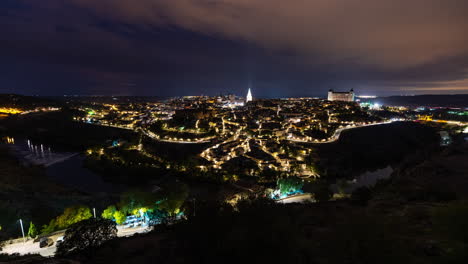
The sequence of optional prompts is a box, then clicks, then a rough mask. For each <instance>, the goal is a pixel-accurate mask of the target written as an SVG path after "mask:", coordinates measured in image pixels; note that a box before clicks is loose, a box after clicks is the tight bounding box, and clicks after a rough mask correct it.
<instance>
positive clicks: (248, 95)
mask: <svg viewBox="0 0 468 264" xmlns="http://www.w3.org/2000/svg"><path fill="white" fill-rule="evenodd" d="M252 100H253V98H252V92H251V91H250V88H249V91H248V92H247V97H246V98H245V102H246V103H248V102H252Z"/></svg>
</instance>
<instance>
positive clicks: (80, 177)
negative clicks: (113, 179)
mask: <svg viewBox="0 0 468 264" xmlns="http://www.w3.org/2000/svg"><path fill="white" fill-rule="evenodd" d="M3 144H6V145H7V146H8V147H9V149H10V150H11V152H12V154H13V155H15V156H16V157H17V158H18V159H19V160H20V161H22V163H23V164H24V165H25V166H29V165H39V166H44V167H45V170H46V175H47V176H49V177H50V178H52V179H53V180H54V181H55V182H57V183H59V184H62V185H65V186H68V187H71V188H74V189H77V190H79V191H82V192H88V193H98V192H117V191H119V190H120V189H121V188H119V187H117V186H115V185H113V184H110V183H107V182H104V181H103V180H102V178H101V176H99V175H98V174H96V173H94V172H92V171H90V170H88V169H86V168H84V167H83V161H84V159H85V157H84V156H83V155H81V154H79V153H72V152H61V151H56V150H55V148H54V147H53V146H48V145H43V144H40V143H36V142H32V141H30V140H27V139H21V138H15V139H14V140H13V141H10V142H8V143H3Z"/></svg>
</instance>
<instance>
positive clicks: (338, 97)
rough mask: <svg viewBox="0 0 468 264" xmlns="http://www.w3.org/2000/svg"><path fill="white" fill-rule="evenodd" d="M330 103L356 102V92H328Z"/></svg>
mask: <svg viewBox="0 0 468 264" xmlns="http://www.w3.org/2000/svg"><path fill="white" fill-rule="evenodd" d="M328 101H345V102H354V90H353V89H351V90H350V91H349V92H334V91H333V90H332V89H330V90H329V91H328Z"/></svg>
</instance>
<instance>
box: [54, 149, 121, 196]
mask: <svg viewBox="0 0 468 264" xmlns="http://www.w3.org/2000/svg"><path fill="white" fill-rule="evenodd" d="M84 159H85V157H84V156H83V155H77V156H74V157H71V158H69V159H67V160H65V161H63V162H60V163H56V164H54V165H52V166H49V167H47V169H46V173H47V175H48V176H49V177H51V178H52V179H53V180H55V181H56V182H58V183H60V184H63V185H66V186H69V187H73V188H75V189H77V190H80V191H83V192H91V193H96V192H116V191H118V190H119V189H120V188H118V187H117V186H115V185H113V184H110V183H107V182H105V181H103V180H102V178H101V177H100V176H99V175H97V174H95V173H94V172H92V171H90V170H88V169H86V168H84V167H83V161H84Z"/></svg>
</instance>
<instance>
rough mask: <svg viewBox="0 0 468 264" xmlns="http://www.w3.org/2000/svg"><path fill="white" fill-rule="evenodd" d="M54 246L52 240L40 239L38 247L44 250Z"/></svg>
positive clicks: (48, 238) (47, 238)
mask: <svg viewBox="0 0 468 264" xmlns="http://www.w3.org/2000/svg"><path fill="white" fill-rule="evenodd" d="M53 244H54V240H52V239H51V238H50V237H42V238H41V239H40V240H39V247H40V248H44V247H50V246H52V245H53Z"/></svg>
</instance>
